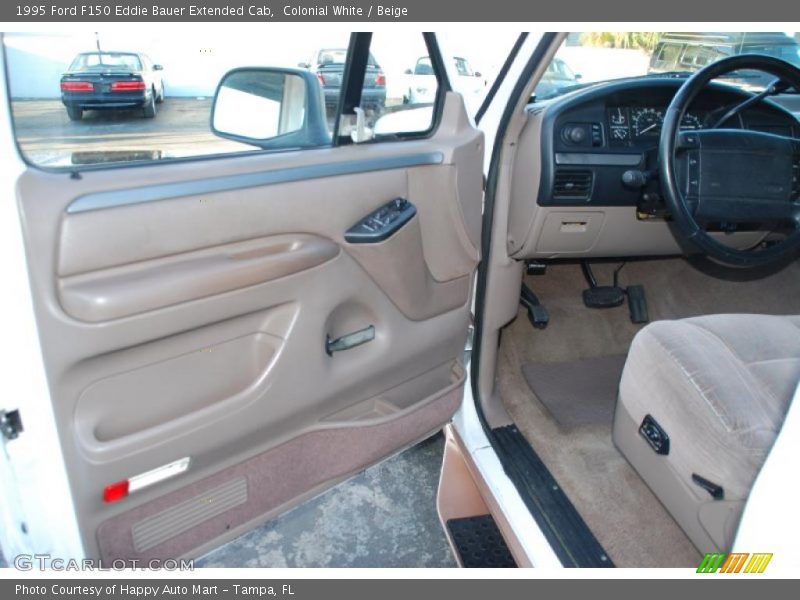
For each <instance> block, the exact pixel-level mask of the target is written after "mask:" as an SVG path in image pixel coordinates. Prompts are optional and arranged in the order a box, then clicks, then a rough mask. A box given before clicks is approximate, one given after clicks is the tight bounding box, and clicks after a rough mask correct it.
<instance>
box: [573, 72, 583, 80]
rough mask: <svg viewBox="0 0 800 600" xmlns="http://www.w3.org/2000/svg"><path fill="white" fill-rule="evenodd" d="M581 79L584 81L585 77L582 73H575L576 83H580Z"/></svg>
mask: <svg viewBox="0 0 800 600" xmlns="http://www.w3.org/2000/svg"><path fill="white" fill-rule="evenodd" d="M581 79H583V75H581V74H580V73H575V81H580V80H581Z"/></svg>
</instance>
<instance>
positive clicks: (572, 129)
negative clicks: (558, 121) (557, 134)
mask: <svg viewBox="0 0 800 600" xmlns="http://www.w3.org/2000/svg"><path fill="white" fill-rule="evenodd" d="M562 135H563V136H564V139H565V140H566V141H568V142H572V143H573V144H582V143H583V142H585V141H586V138H588V137H589V131H588V129H587V128H586V127H585V126H584V125H568V126H567V127H565V128H564V131H563V132H562Z"/></svg>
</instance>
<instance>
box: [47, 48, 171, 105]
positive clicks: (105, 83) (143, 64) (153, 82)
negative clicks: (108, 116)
mask: <svg viewBox="0 0 800 600" xmlns="http://www.w3.org/2000/svg"><path fill="white" fill-rule="evenodd" d="M162 69H163V68H162V66H161V65H157V64H153V61H152V60H150V57H148V56H147V55H146V54H142V53H140V52H83V53H81V54H78V56H76V57H75V58H74V59H73V61H72V63H71V64H70V66H69V69H68V70H67V72H66V73H64V74H63V75H62V76H61V101H62V102H63V103H64V106H66V107H67V114H68V115H69V118H70V119H71V120H72V121H79V120H80V119H81V118H82V117H83V111H85V110H100V109H128V108H141V109H142V112H143V114H144V116H145V117H147V118H151V119H152V118H153V117H155V116H156V103H159V102H163V101H164V79H163V78H162V76H161V71H162Z"/></svg>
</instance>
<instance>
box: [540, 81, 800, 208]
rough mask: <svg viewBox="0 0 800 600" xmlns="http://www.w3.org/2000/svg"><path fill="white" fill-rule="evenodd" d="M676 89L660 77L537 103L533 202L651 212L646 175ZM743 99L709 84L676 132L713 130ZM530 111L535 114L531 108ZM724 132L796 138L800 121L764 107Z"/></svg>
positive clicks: (653, 184) (653, 201)
mask: <svg viewBox="0 0 800 600" xmlns="http://www.w3.org/2000/svg"><path fill="white" fill-rule="evenodd" d="M681 84H682V80H675V79H667V78H665V79H649V78H644V79H634V80H624V81H616V82H611V83H608V84H598V85H595V86H591V87H588V88H585V89H582V90H577V91H575V92H572V93H570V94H568V95H565V96H563V97H561V98H556V99H554V100H552V101H550V102H545V103H541V104H542V106H541V108H539V110H543V111H544V112H543V114H542V135H541V143H542V172H541V177H540V185H539V193H538V198H537V201H538V203H539V204H540V205H542V206H637V207H639V208H640V209H641V211H642V212H643V213H651V214H653V215H655V214H657V213H658V212H659V210H658V206H657V205H658V199H659V189H658V185H657V181H653V177H652V174H654V173H655V172H656V170H657V166H658V165H657V147H658V142H659V137H660V135H661V128H662V125H663V122H664V114H665V112H666V109H667V107H668V106H669V104H670V101H671V100H672V97H673V96H674V94H675V93H676V92H677V90H678V89H679V87H680V85H681ZM748 97H750V95H749V94H748V93H746V92H743V91H741V90H739V89H737V88H735V87H733V86H730V85H725V84H712V85H709V86H708V87H707V88H706V89H704V90H703V91H702V92H701V93H700V94H699V95H698V97H697V98H696V99H695V101H694V102H693V103H692V106H691V107H690V109H689V110H688V111H687V112H686V114H685V115H684V117H683V119H682V122H681V129H683V130H702V129H706V128H714V127H717V125H718V121H719V120H720V119H721V118H722V117H723V116H724V115H725V113H726V112H727V111H728V110H729V109H730V108H731V107H733V106H736V105H738V104H739V103H741V102H742V101H743V100H745V99H747V98H748ZM533 107H534V108H533V110H537V105H533ZM724 127H726V128H739V129H749V130H755V131H763V132H766V133H773V134H777V135H782V136H791V137H798V138H800V122H798V120H797V119H796V118H795V116H794V115H793V114H792V113H790V112H788V111H787V110H785V109H783V108H781V107H780V106H778V105H777V104H773V103H771V102H769V101H762V102H760V103H757V104H756V105H754V106H752V107H750V108H748V109H746V110H744V111H742V112H741V113H739V114H737V115H735V116H734V117H732V118H730V119H729V120H727V121H726V122H725V124H724ZM626 173H627V175H626ZM631 173H633V175H631ZM638 174H645V179H647V178H648V176H650V185H649V186H645V185H631V183H632V181H631V177H634V176H635V177H639V175H638ZM626 178H627V179H626ZM633 183H639V184H641V183H642V180H635V181H633ZM644 196H647V199H646V201H645V202H643V197H644Z"/></svg>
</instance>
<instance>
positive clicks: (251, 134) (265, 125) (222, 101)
mask: <svg viewBox="0 0 800 600" xmlns="http://www.w3.org/2000/svg"><path fill="white" fill-rule="evenodd" d="M305 86H306V84H305V81H304V80H303V78H302V77H299V76H298V75H293V74H291V73H281V72H278V71H269V70H266V69H240V70H237V71H233V72H231V73H228V74H227V75H226V76H225V79H223V81H222V83H221V84H220V87H219V91H218V92H217V96H216V98H215V99H214V121H213V123H212V126H213V128H214V130H216V131H217V132H219V133H222V134H228V135H232V136H237V137H240V138H245V139H252V140H260V141H263V140H266V139H269V138H274V137H278V136H281V135H285V134H287V133H292V132H295V131H299V130H300V129H302V127H303V123H304V120H305V114H306V89H305Z"/></svg>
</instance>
